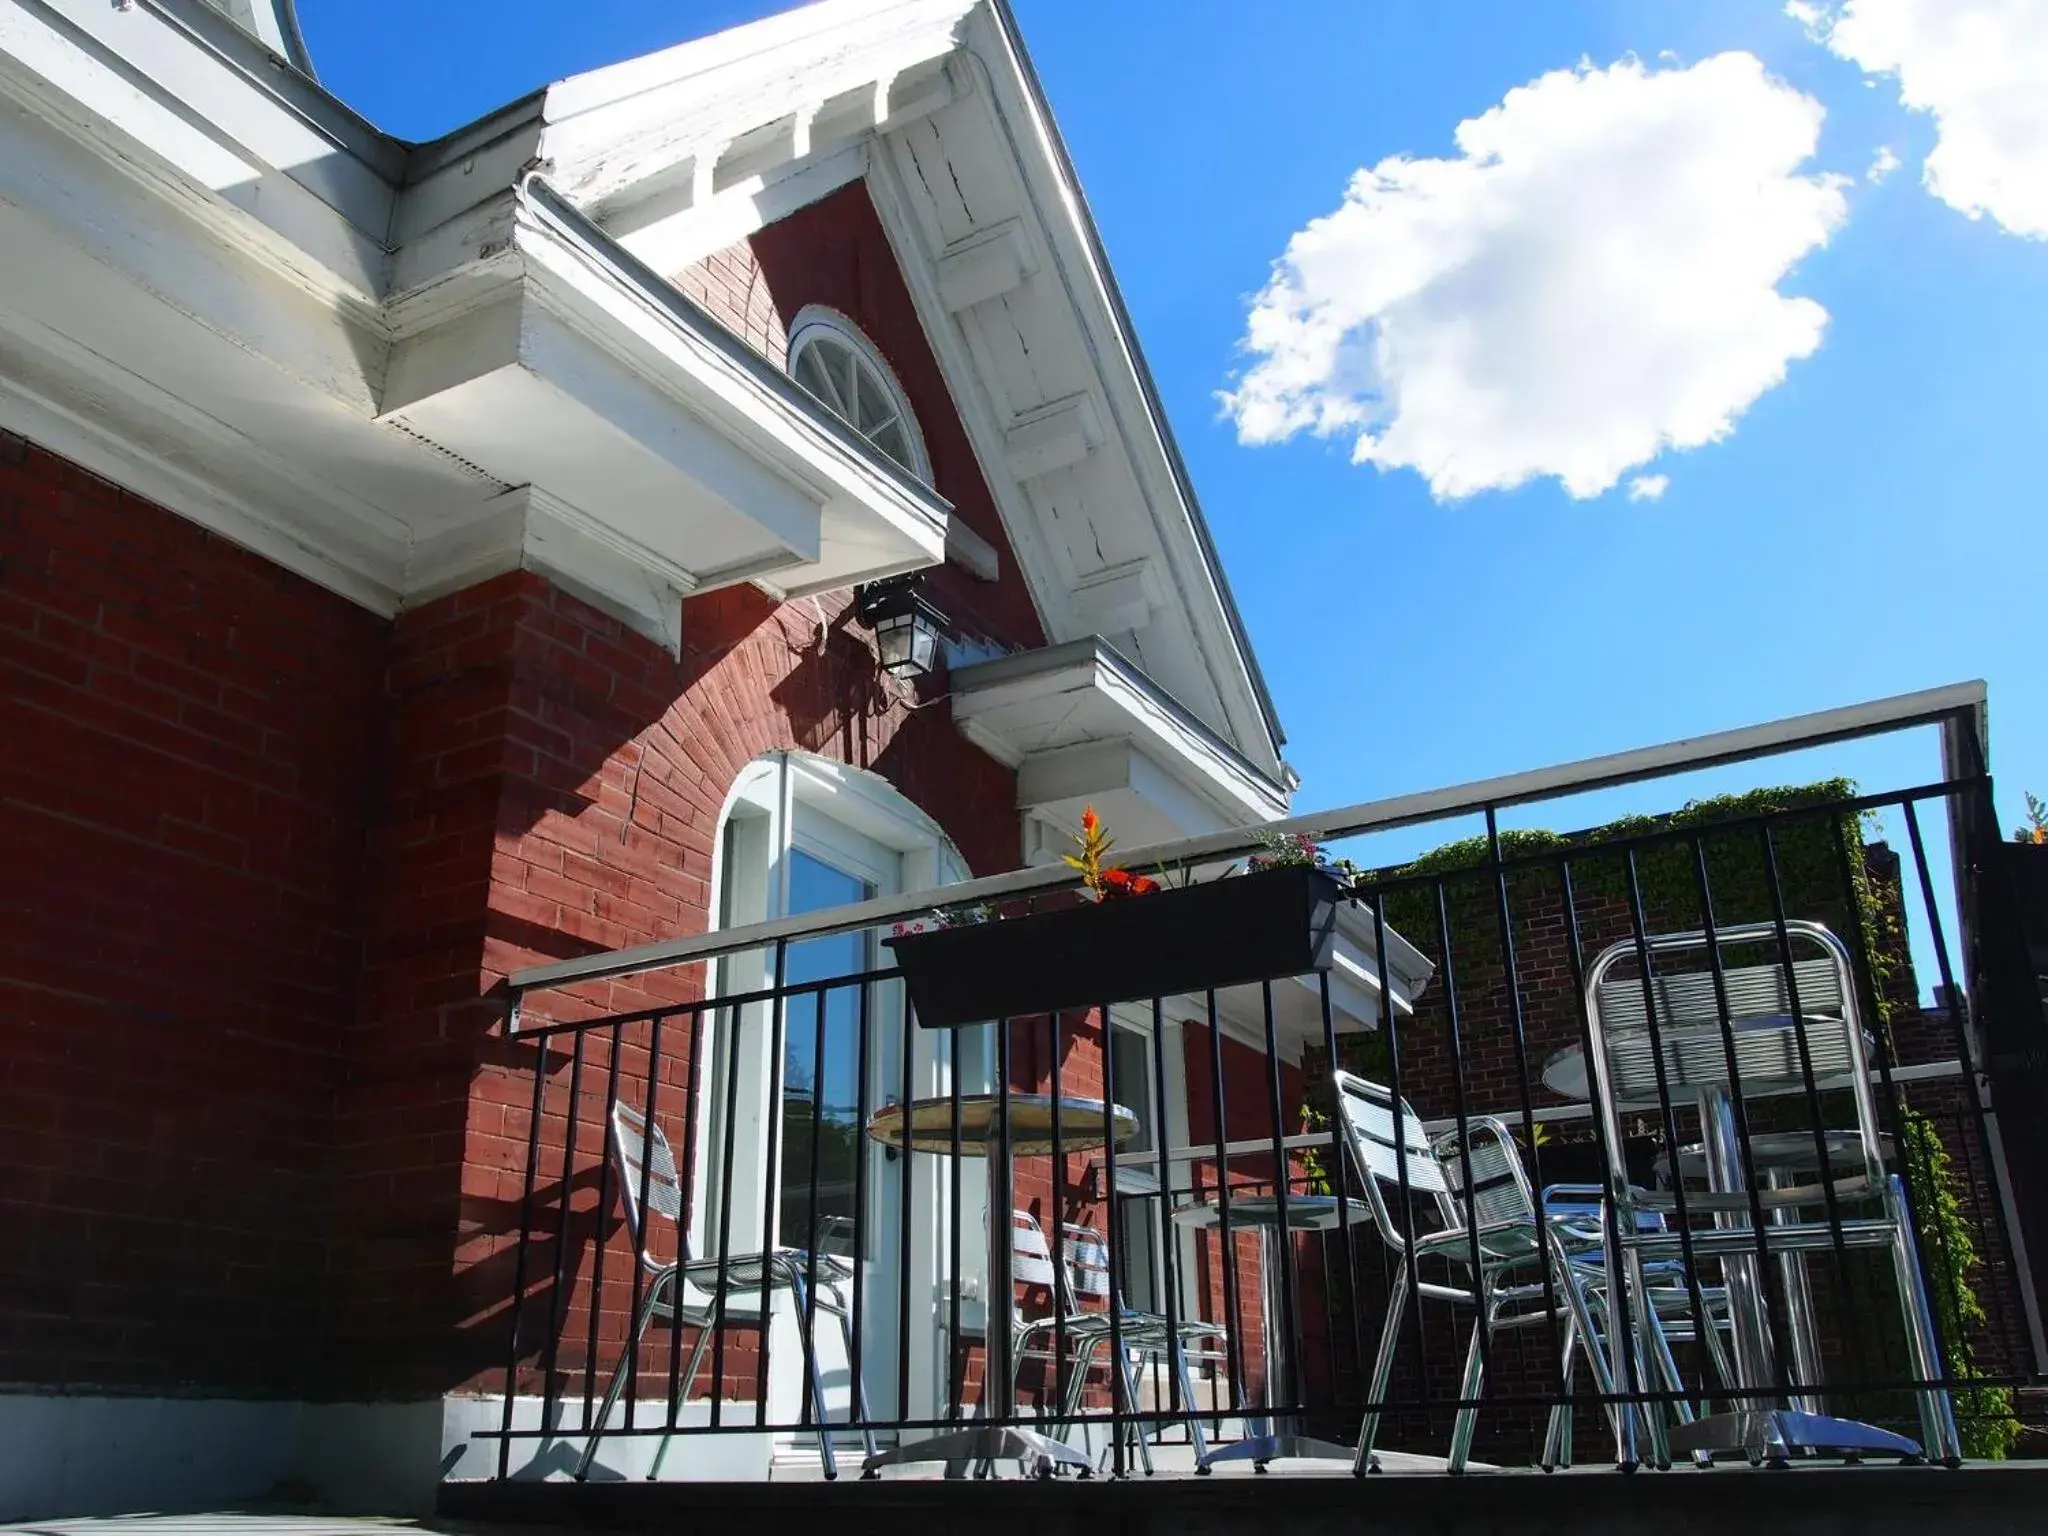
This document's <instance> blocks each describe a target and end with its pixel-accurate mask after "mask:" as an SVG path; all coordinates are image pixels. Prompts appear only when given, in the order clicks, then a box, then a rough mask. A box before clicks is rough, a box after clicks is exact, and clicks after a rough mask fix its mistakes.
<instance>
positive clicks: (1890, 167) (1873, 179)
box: [1863, 144, 1899, 187]
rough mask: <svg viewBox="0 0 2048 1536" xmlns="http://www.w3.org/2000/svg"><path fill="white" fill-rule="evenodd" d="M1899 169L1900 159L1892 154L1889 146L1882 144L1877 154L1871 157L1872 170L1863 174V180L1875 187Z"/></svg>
mask: <svg viewBox="0 0 2048 1536" xmlns="http://www.w3.org/2000/svg"><path fill="white" fill-rule="evenodd" d="M1898 168H1899V157H1898V156H1897V155H1895V154H1893V153H1892V150H1891V146H1890V145H1889V144H1880V145H1878V147H1877V153H1876V154H1874V155H1872V156H1871V157H1870V169H1869V170H1867V171H1865V172H1864V173H1863V179H1864V180H1865V181H1867V182H1869V183H1870V184H1871V185H1872V186H1873V187H1874V186H1876V185H1877V184H1878V183H1879V182H1880V181H1883V180H1884V179H1885V177H1887V176H1889V175H1891V173H1892V172H1893V171H1896V170H1897V169H1898Z"/></svg>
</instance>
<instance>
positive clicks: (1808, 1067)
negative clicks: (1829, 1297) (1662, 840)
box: [1692, 821, 1864, 1401]
mask: <svg viewBox="0 0 2048 1536" xmlns="http://www.w3.org/2000/svg"><path fill="white" fill-rule="evenodd" d="M1758 831H1759V832H1760V834H1761V836H1762V840H1763V847H1764V880H1765V884H1766V885H1767V886H1768V887H1769V889H1770V893H1771V926H1772V929H1773V930H1774V932H1775V933H1776V935H1777V940H1778V964H1779V966H1780V967H1781V968H1782V969H1783V971H1784V974H1785V1002H1786V1005H1787V1006H1788V1007H1790V1008H1791V1010H1792V1018H1793V1028H1792V1038H1793V1040H1794V1041H1795V1042H1796V1043H1797V1045H1798V1047H1799V1077H1800V1082H1801V1085H1802V1087H1803V1089H1804V1092H1805V1098H1806V1113H1807V1115H1808V1117H1809V1119H1810V1121H1811V1123H1812V1126H1813V1153H1814V1159H1815V1163H1814V1166H1815V1167H1816V1168H1818V1169H1819V1170H1820V1175H1819V1177H1820V1181H1821V1196H1822V1203H1823V1204H1824V1205H1825V1206H1826V1207H1827V1213H1828V1227H1829V1230H1830V1231H1831V1232H1832V1234H1833V1236H1834V1250H1835V1283H1836V1284H1838V1285H1839V1286H1841V1288H1842V1311H1843V1312H1844V1313H1846V1314H1847V1317H1848V1326H1849V1354H1850V1358H1851V1359H1854V1360H1861V1359H1863V1358H1864V1354H1863V1341H1862V1327H1861V1325H1860V1324H1859V1323H1858V1321H1857V1315H1856V1314H1857V1311H1858V1308H1857V1306H1856V1293H1855V1289H1854V1286H1853V1283H1852V1280H1851V1277H1850V1265H1849V1245H1848V1244H1847V1243H1846V1242H1845V1241H1844V1240H1843V1237H1842V1206H1841V1201H1840V1199H1839V1198H1838V1197H1837V1195H1836V1194H1835V1174H1834V1162H1833V1159H1832V1158H1831V1157H1830V1156H1829V1153H1828V1140H1827V1123H1826V1116H1825V1114H1824V1112H1823V1111H1822V1109H1821V1102H1820V1084H1819V1081H1818V1080H1817V1078H1816V1077H1815V1075H1814V1070H1813V1048H1812V1045H1811V1042H1809V1041H1808V1040H1807V1038H1806V1010H1805V1008H1804V1007H1803V1006H1802V1005H1801V1003H1800V999H1799V973H1798V968H1797V967H1796V966H1795V965H1794V964H1793V963H1792V933H1791V929H1790V928H1789V927H1788V926H1787V922H1786V913H1785V886H1784V877H1783V876H1782V874H1781V873H1780V871H1779V869H1778V840H1777V837H1776V835H1775V833H1774V832H1773V831H1772V827H1771V823H1770V822H1768V821H1766V822H1764V823H1763V824H1762V825H1761V826H1760V827H1759V828H1758ZM1692 844H1693V858H1694V860H1695V861H1696V862H1697V863H1698V865H1699V870H1700V881H1701V890H1702V897H1701V899H1702V900H1703V901H1704V900H1705V895H1704V892H1705V882H1706V878H1707V876H1706V853H1705V850H1704V848H1703V847H1702V845H1701V840H1700V837H1699V835H1698V834H1697V833H1695V834H1694V835H1693V839H1692ZM1853 907H1854V903H1853V901H1852V903H1851V908H1852V910H1851V914H1850V916H1851V919H1852V921H1853V920H1854V917H1855V914H1854V911H1853ZM1707 944H1708V946H1709V953H1712V954H1715V955H1717V956H1718V953H1719V951H1718V948H1717V947H1716V945H1715V930H1714V928H1713V927H1712V923H1711V914H1709V926H1708V928H1707ZM1714 985H1715V987H1716V989H1717V990H1716V992H1715V998H1716V1002H1717V1006H1719V1007H1720V1009H1721V1012H1722V1015H1723V1017H1724V1018H1725V1017H1726V1015H1727V1012H1728V1005H1727V1002H1726V999H1725V996H1724V992H1723V987H1724V984H1723V981H1722V978H1721V972H1720V969H1719V967H1718V964H1717V966H1716V969H1715V972H1714ZM1731 1040H1732V1034H1731ZM1730 1049H1731V1051H1732V1049H1733V1046H1732V1044H1731V1046H1730ZM1732 1070H1733V1069H1732V1068H1731V1072H1732ZM1747 1141H1748V1137H1747V1134H1746V1133H1745V1135H1744V1143H1745V1146H1746V1145H1747ZM1751 1184H1752V1187H1753V1186H1754V1184H1755V1178H1754V1175H1752V1176H1751ZM1761 1225H1762V1224H1761V1223H1759V1226H1760V1227H1761ZM1758 1262H1759V1264H1761V1263H1762V1253H1761V1249H1759V1253H1758ZM1798 1262H1800V1263H1804V1262H1805V1260H1804V1258H1803V1257H1802V1258H1800V1259H1799V1260H1798ZM1795 1363H1796V1362H1795ZM1781 1374H1782V1373H1781ZM1824 1393H1825V1388H1824V1387H1822V1385H1821V1384H1820V1383H1818V1382H1815V1383H1813V1386H1812V1391H1811V1392H1810V1393H1809V1394H1808V1395H1811V1396H1814V1397H1817V1398H1820V1399H1821V1400H1822V1401H1826V1398H1825V1396H1824Z"/></svg>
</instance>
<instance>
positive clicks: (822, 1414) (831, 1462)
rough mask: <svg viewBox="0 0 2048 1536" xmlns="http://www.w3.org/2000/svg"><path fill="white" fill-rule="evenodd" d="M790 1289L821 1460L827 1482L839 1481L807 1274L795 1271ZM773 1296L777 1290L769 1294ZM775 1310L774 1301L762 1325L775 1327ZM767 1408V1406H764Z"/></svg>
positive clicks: (837, 1459)
mask: <svg viewBox="0 0 2048 1536" xmlns="http://www.w3.org/2000/svg"><path fill="white" fill-rule="evenodd" d="M789 1291H790V1296H791V1298H792V1300H793V1301H794V1303H795V1306H796V1332H797V1339H798V1341H799V1342H800V1343H801V1345H802V1346H803V1352H804V1370H805V1372H806V1373H807V1374H808V1376H809V1379H810V1383H811V1411H812V1412H813V1413H815V1414H816V1415H817V1418H816V1421H815V1423H814V1425H813V1431H812V1432H813V1433H814V1434H815V1435H816V1436H817V1438H818V1459H819V1460H820V1461H821V1462H823V1463H824V1465H825V1481H826V1482H828V1483H829V1482H833V1481H836V1480H837V1478H838V1476H839V1458H838V1457H837V1456H835V1455H834V1454H833V1452H832V1418H831V1415H830V1414H828V1413H827V1412H826V1411H825V1376H824V1373H823V1372H822V1371H820V1370H819V1369H818V1340H817V1334H816V1331H815V1329H814V1327H813V1323H814V1319H813V1318H812V1316H811V1309H810V1306H809V1301H810V1288H809V1287H808V1286H807V1285H805V1284H804V1277H803V1276H802V1275H800V1274H796V1273H791V1274H790V1276H789ZM769 1294H770V1295H771V1296H772V1295H773V1294H774V1293H773V1292H770V1293H769ZM774 1321H775V1312H774V1306H773V1303H772V1302H771V1303H770V1305H769V1307H768V1308H767V1309H766V1311H765V1314H764V1315H763V1317H762V1319H761V1326H762V1327H763V1328H769V1327H773V1326H774ZM764 1411H765V1408H764Z"/></svg>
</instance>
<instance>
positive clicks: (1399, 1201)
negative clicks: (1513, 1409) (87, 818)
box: [1331, 1071, 1623, 1473]
mask: <svg viewBox="0 0 2048 1536" xmlns="http://www.w3.org/2000/svg"><path fill="white" fill-rule="evenodd" d="M1331 1078H1332V1083H1333V1086H1334V1088H1335V1090H1336V1096H1337V1105H1338V1109H1339V1112H1340V1119H1341V1123H1342V1126H1343V1130H1344V1137H1345V1145H1346V1146H1347V1148H1348V1149H1349V1151H1350V1155H1351V1161H1352V1164H1353V1166H1354V1168H1355V1169H1356V1171H1357V1173H1358V1176H1359V1179H1360V1182H1361V1183H1363V1184H1364V1186H1365V1193H1366V1199H1367V1201H1368V1204H1369V1206H1370V1208H1371V1211H1372V1219H1373V1225H1374V1226H1375V1227H1376V1228H1377V1229H1378V1231H1379V1235H1380V1240H1381V1241H1382V1242H1384V1243H1385V1244H1386V1245H1387V1246H1388V1248H1390V1249H1392V1250H1393V1252H1394V1254H1395V1257H1396V1260H1397V1262H1396V1264H1395V1274H1394V1285H1393V1292H1392V1294H1391V1295H1390V1296H1389V1298H1388V1300H1387V1316H1386V1321H1385V1323H1384V1325H1383V1326H1382V1327H1381V1330H1380V1342H1379V1350H1378V1352H1377V1354H1376V1355H1375V1356H1374V1359H1373V1369H1372V1379H1371V1386H1370V1388H1369V1390H1368V1393H1367V1401H1368V1404H1377V1403H1380V1402H1382V1401H1383V1400H1384V1399H1385V1397H1386V1394H1387V1387H1388V1384H1389V1383H1390V1382H1391V1381H1392V1379H1393V1374H1394V1356H1395V1351H1396V1349H1397V1347H1398V1345H1399V1342H1400V1334H1401V1321H1402V1318H1403V1316H1404V1315H1405V1313H1406V1311H1407V1307H1408V1300H1409V1291H1410V1288H1411V1286H1410V1280H1409V1271H1410V1268H1411V1262H1412V1267H1413V1268H1414V1269H1415V1271H1416V1279H1415V1282H1414V1285H1413V1289H1414V1290H1416V1291H1417V1292H1419V1293H1420V1295H1421V1296H1423V1297H1427V1298H1430V1299H1433V1300H1438V1301H1448V1302H1451V1303H1453V1304H1455V1305H1460V1306H1468V1307H1471V1308H1473V1309H1474V1313H1475V1315H1474V1318H1473V1322H1472V1334H1471V1339H1470V1341H1469V1343H1468V1345H1467V1347H1466V1353H1465V1374H1464V1380H1463V1382H1462V1384H1461V1386H1460V1390H1459V1394H1458V1395H1459V1397H1460V1399H1461V1400H1462V1401H1463V1402H1464V1403H1465V1404H1466V1406H1465V1407H1462V1408H1460V1409H1459V1410H1458V1414H1457V1418H1456V1421H1455V1423H1454V1425H1453V1428H1452V1431H1451V1444H1450V1450H1449V1455H1448V1457H1447V1470H1449V1471H1451V1472H1462V1471H1463V1470H1464V1469H1465V1466H1466V1464H1467V1463H1468V1462H1469V1460H1470V1459H1471V1452H1472V1436H1473V1432H1474V1430H1475V1429H1476V1428H1477V1426H1478V1414H1479V1410H1478V1406H1477V1400H1478V1397H1479V1394H1480V1392H1481V1390H1482V1389H1483V1387H1484V1385H1485V1382H1484V1365H1485V1354H1484V1352H1483V1348H1484V1346H1483V1345H1482V1340H1486V1341H1488V1342H1489V1343H1490V1341H1491V1338H1492V1336H1493V1335H1494V1334H1495V1333H1497V1332H1499V1331H1501V1330H1502V1329H1508V1328H1523V1327H1530V1326H1534V1325H1536V1324H1538V1323H1542V1322H1545V1321H1547V1320H1548V1319H1549V1318H1550V1316H1551V1313H1550V1311H1549V1303H1548V1299H1547V1297H1548V1296H1554V1297H1555V1298H1556V1301H1557V1302H1558V1304H1560V1305H1561V1306H1562V1307H1563V1309H1564V1311H1565V1317H1566V1320H1567V1321H1568V1323H1570V1324H1572V1325H1575V1337H1576V1339H1577V1340H1579V1341H1585V1340H1591V1339H1594V1338H1597V1337H1599V1334H1598V1332H1597V1330H1596V1327H1595V1325H1594V1322H1593V1319H1592V1317H1591V1315H1590V1311H1589V1307H1590V1301H1589V1298H1588V1295H1587V1289H1586V1287H1587V1275H1586V1272H1585V1270H1584V1269H1583V1268H1581V1267H1580V1266H1578V1265H1575V1264H1574V1263H1573V1262H1572V1260H1573V1257H1574V1253H1575V1250H1577V1249H1579V1248H1581V1247H1582V1246H1583V1245H1582V1243H1581V1242H1580V1240H1579V1239H1578V1238H1577V1237H1576V1236H1575V1235H1574V1234H1573V1233H1572V1232H1571V1230H1570V1229H1569V1228H1567V1227H1566V1226H1565V1225H1564V1224H1562V1223H1559V1222H1553V1221H1549V1220H1539V1219H1538V1217H1537V1211H1536V1199H1535V1195H1534V1194H1533V1192H1532V1191H1531V1190H1530V1187H1529V1178H1528V1175H1527V1174H1526V1173H1525V1172H1524V1171H1523V1169H1522V1159H1521V1156H1520V1154H1519V1153H1518V1152H1517V1151H1516V1148H1515V1143H1514V1139H1513V1137H1512V1136H1511V1135H1510V1134H1509V1132H1508V1128H1507V1127H1506V1126H1505V1125H1504V1124H1502V1123H1501V1122H1500V1121H1499V1120H1497V1119H1494V1118H1492V1117H1490V1116H1475V1117H1473V1118H1472V1120H1471V1121H1470V1122H1469V1124H1468V1126H1467V1136H1466V1140H1465V1141H1464V1142H1462V1143H1461V1142H1460V1140H1459V1137H1458V1134H1457V1133H1456V1132H1451V1133H1449V1134H1447V1135H1444V1136H1441V1137H1437V1138H1434V1139H1432V1138H1431V1137H1430V1135H1429V1134H1428V1132H1427V1131H1426V1130H1425V1129H1424V1127H1423V1124H1422V1121H1421V1120H1420V1119H1419V1118H1417V1116H1416V1114H1415V1111H1414V1110H1413V1109H1411V1108H1410V1107H1409V1106H1408V1105H1407V1104H1406V1103H1405V1102H1400V1103H1397V1101H1396V1100H1395V1098H1394V1095H1393V1094H1392V1093H1391V1092H1390V1091H1389V1090H1387V1089H1386V1088H1383V1087H1381V1086H1380V1085H1379V1084H1378V1083H1374V1082H1369V1081H1368V1080H1366V1079H1365V1078H1362V1077H1356V1076H1354V1075H1352V1074H1351V1073H1349V1072H1342V1071H1340V1072H1334V1073H1332V1074H1331ZM1475 1253H1476V1255H1477V1267H1476V1270H1475V1267H1474V1256H1475ZM1545 1266H1547V1267H1548V1270H1549V1284H1548V1285H1547V1286H1546V1285H1545V1284H1544V1283H1543V1282H1544V1268H1545ZM1425 1271H1427V1272H1429V1273H1435V1274H1441V1275H1442V1276H1443V1278H1425V1277H1424V1276H1425ZM1460 1276H1462V1280H1460V1278H1459V1277H1460ZM1532 1277H1533V1278H1532ZM1579 1353H1581V1354H1582V1355H1583V1356H1584V1357H1585V1359H1586V1360H1587V1362H1588V1364H1589V1365H1590V1367H1591V1369H1592V1371H1593V1375H1594V1380H1595V1383H1596V1384H1597V1385H1598V1387H1599V1389H1600V1391H1601V1392H1602V1393H1603V1394H1608V1395H1610V1396H1611V1394H1612V1392H1613V1385H1612V1378H1611V1376H1610V1375H1609V1373H1608V1369H1607V1362H1606V1361H1605V1360H1604V1359H1603V1358H1602V1357H1601V1356H1600V1354H1599V1353H1598V1352H1597V1351H1594V1350H1592V1349H1588V1348H1583V1347H1582V1348H1581V1349H1580V1350H1579ZM1608 1411H1609V1418H1610V1420H1611V1421H1614V1420H1615V1415H1616V1414H1617V1413H1619V1412H1621V1411H1623V1410H1621V1409H1620V1408H1619V1406H1618V1405H1614V1404H1610V1407H1609V1410H1608ZM1379 1417H1380V1415H1379V1409H1378V1408H1377V1407H1375V1406H1368V1407H1367V1409H1366V1413H1365V1418H1364V1422H1363V1423H1362V1424H1361V1425H1360V1426H1359V1433H1358V1451H1357V1458H1356V1461H1355V1462H1354V1465H1353V1470H1354V1471H1355V1472H1358V1473H1364V1472H1365V1471H1366V1470H1367V1469H1368V1468H1369V1467H1370V1466H1371V1465H1372V1451H1373V1441H1374V1438H1375V1436H1376V1435H1377V1433H1378V1431H1379ZM1616 1433H1617V1438H1618V1437H1619V1434H1620V1429H1619V1424H1618V1421H1616Z"/></svg>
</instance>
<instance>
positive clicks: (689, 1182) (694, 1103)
mask: <svg viewBox="0 0 2048 1536" xmlns="http://www.w3.org/2000/svg"><path fill="white" fill-rule="evenodd" d="M704 1012H705V1007H704V1004H703V1003H702V1002H699V1003H698V1004H697V1005H696V1006H694V1007H693V1008H691V1009H690V1061H689V1068H688V1070H689V1077H688V1079H687V1081H686V1082H685V1084H684V1087H683V1166H682V1168H681V1170H680V1171H679V1173H678V1175H677V1180H678V1182H679V1183H680V1184H681V1186H682V1193H683V1199H684V1200H686V1201H695V1199H696V1198H697V1136H698V1134H699V1132H700V1131H702V1129H703V1114H704V1110H703V1105H702V1104H701V1103H700V1100H701V1099H702V1097H703V1094H704V1068H705V1066H706V1063H705V1061H704ZM659 1023H660V1020H659V1018H657V1019H656V1024H657V1035H656V1041H655V1044H656V1045H658V1044H659V1043H660V1040H659V1029H658V1026H659ZM660 1077H661V1054H660V1052H659V1051H658V1050H653V1049H650V1051H649V1055H648V1067H647V1123H648V1124H649V1125H652V1124H654V1104H655V1093H654V1088H655V1084H656V1082H658V1081H659V1079H660ZM640 1208H641V1210H643V1211H644V1210H646V1209H647V1207H646V1206H645V1205H644V1204H643V1205H642V1206H641V1207H640ZM692 1215H693V1212H692V1211H691V1210H690V1209H689V1208H688V1207H687V1206H686V1207H685V1208H684V1210H683V1211H682V1213H681V1215H680V1217H679V1219H678V1220H677V1223H676V1232H677V1239H678V1246H677V1248H676V1280H675V1295H674V1296H673V1297H672V1298H671V1299H672V1300H673V1302H674V1304H675V1316H674V1317H673V1318H671V1319H670V1327H669V1331H668V1409H667V1417H666V1422H665V1423H664V1426H663V1427H664V1428H667V1429H671V1430H672V1429H674V1428H675V1427H676V1422H677V1420H678V1419H680V1418H681V1416H682V1402H681V1397H682V1393H683V1388H684V1382H683V1284H684V1277H685V1276H686V1275H687V1273H688V1266H689V1263H690V1260H691V1259H692V1258H694V1257H695V1255H694V1254H693V1253H692V1252H691V1250H690V1223H691V1218H692ZM643 1219H644V1218H643ZM699 1331H700V1332H701V1331H702V1329H701V1327H700V1329H699ZM699 1358H701V1356H700V1357H699ZM693 1385H694V1383H693ZM711 1396H712V1399H713V1401H716V1400H717V1397H718V1386H717V1383H716V1381H714V1382H713V1383H712V1391H711Z"/></svg>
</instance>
